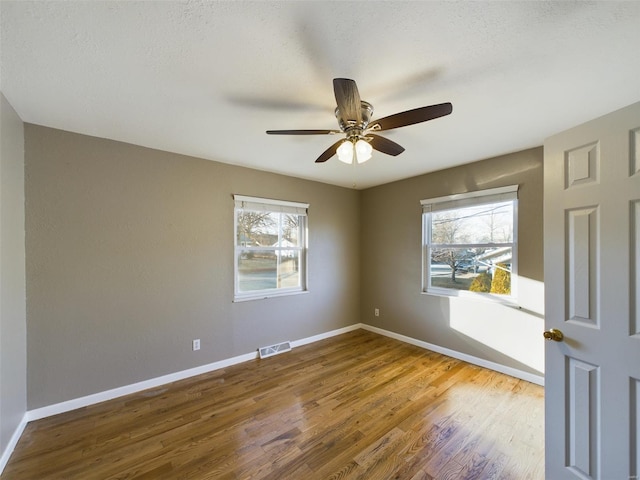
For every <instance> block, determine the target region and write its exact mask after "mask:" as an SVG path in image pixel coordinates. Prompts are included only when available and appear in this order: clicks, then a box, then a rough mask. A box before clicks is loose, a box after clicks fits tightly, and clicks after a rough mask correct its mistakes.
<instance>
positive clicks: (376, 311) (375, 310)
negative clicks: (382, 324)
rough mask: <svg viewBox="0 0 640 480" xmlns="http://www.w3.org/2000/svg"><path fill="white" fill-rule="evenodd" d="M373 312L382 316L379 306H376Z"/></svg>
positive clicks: (377, 315)
mask: <svg viewBox="0 0 640 480" xmlns="http://www.w3.org/2000/svg"><path fill="white" fill-rule="evenodd" d="M373 314H374V315H375V316H376V317H379V316H380V309H379V308H374V309H373Z"/></svg>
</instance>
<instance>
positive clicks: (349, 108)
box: [267, 78, 453, 163]
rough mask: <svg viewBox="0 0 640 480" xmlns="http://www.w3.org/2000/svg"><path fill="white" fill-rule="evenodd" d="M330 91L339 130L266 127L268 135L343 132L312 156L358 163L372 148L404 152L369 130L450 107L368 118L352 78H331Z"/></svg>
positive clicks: (368, 106)
mask: <svg viewBox="0 0 640 480" xmlns="http://www.w3.org/2000/svg"><path fill="white" fill-rule="evenodd" d="M333 92H334V94H335V97H336V103H337V104H338V106H337V108H336V118H337V119H338V126H339V127H340V130H267V133H268V134H269V135H333V134H337V133H343V134H344V135H345V138H343V139H340V140H338V141H337V142H336V143H334V144H333V145H331V146H330V147H329V148H327V149H326V150H325V151H324V152H323V153H322V155H320V156H319V157H318V158H317V159H316V163H322V162H326V161H327V160H329V159H330V158H331V157H333V156H334V155H336V154H337V155H338V160H340V161H342V162H344V163H352V162H353V159H354V157H355V159H356V161H357V162H358V163H362V162H366V161H367V160H368V159H369V158H371V153H372V151H373V149H375V150H378V151H379V152H382V153H386V154H387V155H392V156H394V157H395V156H396V155H400V154H401V153H402V152H404V148H403V147H402V146H400V145H398V144H397V143H395V142H392V141H391V140H388V139H386V138H384V137H381V136H379V135H376V134H375V133H373V132H381V131H383V130H391V129H392V128H399V127H405V126H407V125H413V124H415V123H421V122H426V121H428V120H433V119H434V118H438V117H444V116H445V115H449V114H450V113H451V112H452V111H453V106H452V105H451V103H440V104H437V105H430V106H428V107H420V108H415V109H413V110H407V111H406V112H401V113H396V114H395V115H389V116H388V117H383V118H379V119H378V120H374V121H371V115H372V114H373V106H372V105H371V104H370V103H368V102H365V101H364V100H360V94H359V93H358V87H357V86H356V82H355V81H354V80H351V79H349V78H334V79H333Z"/></svg>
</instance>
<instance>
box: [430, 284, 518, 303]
mask: <svg viewBox="0 0 640 480" xmlns="http://www.w3.org/2000/svg"><path fill="white" fill-rule="evenodd" d="M420 293H422V294H423V295H432V296H435V297H448V298H460V299H464V300H473V301H479V302H485V303H493V304H497V305H504V306H507V307H514V308H520V306H519V304H518V299H517V298H516V297H511V296H509V297H499V296H496V295H491V294H483V293H472V292H466V291H465V292H463V291H460V292H459V291H452V292H449V291H448V290H441V289H428V290H423V291H422V292H420Z"/></svg>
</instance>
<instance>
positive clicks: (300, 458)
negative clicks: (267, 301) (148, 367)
mask: <svg viewBox="0 0 640 480" xmlns="http://www.w3.org/2000/svg"><path fill="white" fill-rule="evenodd" d="M543 440H544V435H543V388H542V387H540V386H537V385H533V384H530V383H528V382H526V381H523V380H518V379H516V378H513V377H509V376H506V375H503V374H500V373H497V372H494V371H491V370H485V369H482V368H480V367H476V366H473V365H469V364H466V363H464V362H461V361H458V360H455V359H452V358H449V357H445V356H442V355H439V354H436V353H433V352H430V351H427V350H423V349H421V348H418V347H414V346H411V345H407V344H404V343H401V342H398V341H396V340H392V339H389V338H387V337H383V336H380V335H377V334H374V333H371V332H368V331H365V330H357V331H354V332H351V333H347V334H344V335H340V336H338V337H333V338H330V339H327V340H323V341H320V342H317V343H314V344H311V345H306V346H303V347H298V348H296V349H294V350H293V351H291V352H288V353H284V354H281V355H277V356H275V357H271V358H268V359H264V360H255V361H250V362H246V363H243V364H239V365H235V366H232V367H229V368H226V369H224V370H218V371H215V372H211V373H209V374H205V375H201V376H198V377H193V378H190V379H187V380H183V381H180V382H175V383H172V384H170V385H166V386H164V387H161V388H156V389H152V390H148V391H144V392H140V393H137V394H133V395H129V396H126V397H122V398H119V399H116V400H111V401H108V402H104V403H101V404H97V405H93V406H90V407H85V408H82V409H79V410H75V411H73V412H68V413H65V414H61V415H57V416H54V417H50V418H46V419H42V420H39V421H35V422H32V423H30V424H29V425H28V426H27V428H26V429H25V432H24V434H23V436H22V438H21V440H20V442H19V443H18V445H17V447H16V449H15V451H14V453H13V455H12V457H11V459H10V461H9V463H8V464H7V466H6V468H5V471H4V473H3V475H2V477H1V478H2V480H9V479H12V480H13V479H29V480H33V479H56V480H57V479H82V480H87V479H136V480H142V479H213V478H216V479H265V480H281V479H303V480H313V479H336V480H337V479H340V480H346V479H367V480H376V479H381V480H382V479H384V480H386V479H402V480H404V479H406V480H418V479H437V480H446V479H452V480H453V479H455V480H461V479H473V480H479V479H518V480H523V479H542V478H544V453H543V450H544V448H543Z"/></svg>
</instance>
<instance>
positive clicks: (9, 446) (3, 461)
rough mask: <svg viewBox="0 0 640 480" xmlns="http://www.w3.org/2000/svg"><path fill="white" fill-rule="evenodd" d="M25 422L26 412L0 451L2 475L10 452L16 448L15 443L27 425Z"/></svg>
mask: <svg viewBox="0 0 640 480" xmlns="http://www.w3.org/2000/svg"><path fill="white" fill-rule="evenodd" d="M27 423H28V419H27V414H26V413H25V414H24V415H23V417H22V420H21V421H20V423H19V424H18V426H17V428H16V429H15V431H14V432H13V435H11V439H10V440H9V443H8V444H7V447H6V448H5V449H4V451H3V452H2V456H1V457H0V475H2V472H3V470H4V467H6V466H7V463H9V458H11V454H12V453H13V450H14V449H15V448H16V445H17V444H18V441H19V440H20V437H21V436H22V432H24V429H25V428H26V426H27Z"/></svg>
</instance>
